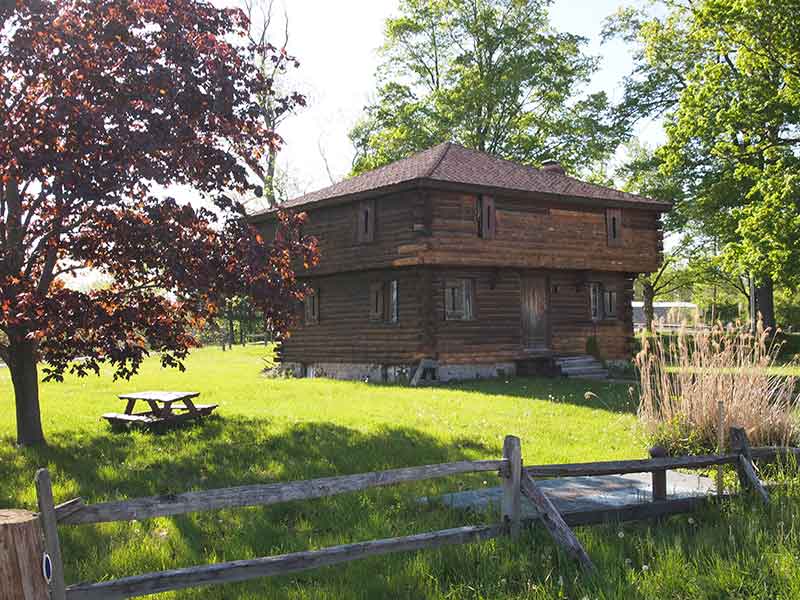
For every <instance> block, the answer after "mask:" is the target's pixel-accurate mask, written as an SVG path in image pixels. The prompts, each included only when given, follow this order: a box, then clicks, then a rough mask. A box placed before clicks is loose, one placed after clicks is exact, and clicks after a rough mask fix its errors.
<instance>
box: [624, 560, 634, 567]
mask: <svg viewBox="0 0 800 600" xmlns="http://www.w3.org/2000/svg"><path fill="white" fill-rule="evenodd" d="M631 565H633V561H632V560H631V559H630V558H626V559H625V566H626V567H630V566H631Z"/></svg>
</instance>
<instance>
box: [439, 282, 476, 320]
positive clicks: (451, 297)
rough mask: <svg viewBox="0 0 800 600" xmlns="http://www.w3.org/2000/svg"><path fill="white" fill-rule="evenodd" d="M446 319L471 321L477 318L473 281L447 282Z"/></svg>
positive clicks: (445, 296)
mask: <svg viewBox="0 0 800 600" xmlns="http://www.w3.org/2000/svg"><path fill="white" fill-rule="evenodd" d="M444 318H445V320H447V321H471V320H472V319H474V318H475V282H474V281H472V279H451V280H448V281H447V282H445V286H444Z"/></svg>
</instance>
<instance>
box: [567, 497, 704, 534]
mask: <svg viewBox="0 0 800 600" xmlns="http://www.w3.org/2000/svg"><path fill="white" fill-rule="evenodd" d="M715 500H716V498H711V497H709V496H697V497H692V498H675V499H673V500H663V501H659V502H640V503H634V504H626V505H624V506H615V507H612V508H601V509H591V510H577V511H572V512H564V513H562V517H563V518H564V521H565V522H566V524H567V525H569V526H570V527H574V526H576V525H597V524H601V523H622V522H625V521H643V520H646V519H658V518H661V517H667V516H669V515H677V514H683V513H688V512H693V511H695V510H699V509H701V508H703V507H706V506H708V505H709V504H711V502H712V501H715Z"/></svg>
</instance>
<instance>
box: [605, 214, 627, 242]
mask: <svg viewBox="0 0 800 600" xmlns="http://www.w3.org/2000/svg"><path fill="white" fill-rule="evenodd" d="M606 237H607V238H608V245H609V246H622V244H623V239H622V209H621V208H607V209H606Z"/></svg>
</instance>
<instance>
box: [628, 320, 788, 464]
mask: <svg viewBox="0 0 800 600" xmlns="http://www.w3.org/2000/svg"><path fill="white" fill-rule="evenodd" d="M779 352H780V344H778V343H776V340H775V336H773V335H770V334H769V332H768V331H765V330H764V328H763V326H762V324H761V323H759V324H758V327H757V331H756V334H755V336H754V335H752V334H751V333H750V332H749V331H748V330H747V329H746V328H744V327H742V326H741V325H729V326H727V327H723V326H722V325H715V326H714V327H711V328H709V329H706V330H702V331H699V332H695V333H694V334H693V335H692V336H691V337H689V336H687V335H686V334H685V332H682V331H681V332H678V334H677V335H674V336H669V337H665V336H660V335H656V336H651V337H647V338H643V339H642V350H641V351H640V352H639V353H638V354H637V356H636V359H635V362H636V367H637V370H638V372H639V381H640V385H641V390H640V404H639V418H640V420H641V421H642V423H643V424H644V426H645V428H646V430H647V432H648V434H649V435H650V437H651V438H652V440H653V441H654V442H656V443H658V444H659V445H663V446H665V447H666V448H667V450H670V451H672V452H674V453H678V452H685V451H713V450H715V449H716V439H717V426H718V407H717V402H718V401H719V400H722V401H724V402H725V423H724V429H725V431H726V432H727V431H728V428H729V427H731V426H739V427H744V428H745V430H746V431H747V435H748V436H749V438H750V441H751V443H752V444H753V445H770V444H780V445H788V444H794V443H796V442H798V440H799V438H800V435H799V434H800V429H799V428H798V421H797V407H798V401H799V400H800V397H798V395H797V393H796V391H795V386H796V384H797V379H798V378H797V377H795V376H784V375H779V374H777V373H775V372H770V368H771V367H773V366H774V365H776V361H777V359H778V354H779ZM797 364H798V363H797V362H793V363H791V365H792V366H797Z"/></svg>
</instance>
